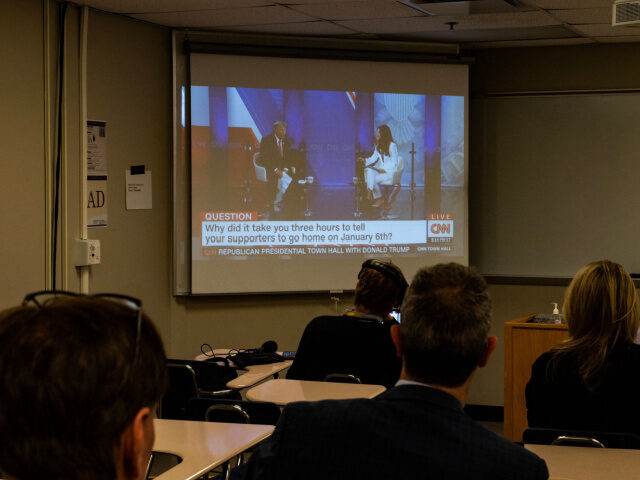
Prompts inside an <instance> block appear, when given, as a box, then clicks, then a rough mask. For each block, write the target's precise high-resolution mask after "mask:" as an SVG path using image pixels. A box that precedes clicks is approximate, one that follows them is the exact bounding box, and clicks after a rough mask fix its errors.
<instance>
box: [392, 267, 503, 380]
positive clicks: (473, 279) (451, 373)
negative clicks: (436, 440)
mask: <svg viewBox="0 0 640 480" xmlns="http://www.w3.org/2000/svg"><path fill="white" fill-rule="evenodd" d="M490 326H491V299H490V297H489V293H488V292H487V284H486V282H485V280H484V278H482V276H481V275H480V274H479V273H478V272H477V271H476V270H475V269H474V268H472V267H465V266H462V265H459V264H456V263H448V264H439V265H435V266H433V267H429V268H423V269H421V270H419V271H418V273H417V274H416V275H415V277H414V278H413V281H412V282H411V285H410V286H409V289H408V291H407V294H406V296H405V298H404V302H403V304H402V325H399V326H396V327H394V328H393V329H392V336H393V338H394V342H395V343H396V347H397V349H398V352H399V354H401V355H402V357H403V374H406V377H408V378H407V379H411V380H415V381H419V382H422V383H426V384H429V385H434V386H440V387H448V388H457V387H460V386H462V385H463V384H464V383H465V382H466V381H467V380H468V379H470V377H471V374H472V373H473V372H474V370H475V369H476V367H478V366H481V367H482V366H484V365H485V364H486V362H487V360H488V358H489V355H490V354H491V352H492V351H493V349H494V348H495V346H496V341H497V339H496V337H494V336H490V335H489V328H490Z"/></svg>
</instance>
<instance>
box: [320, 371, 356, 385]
mask: <svg viewBox="0 0 640 480" xmlns="http://www.w3.org/2000/svg"><path fill="white" fill-rule="evenodd" d="M322 381H323V382H336V383H362V381H361V380H360V379H359V378H358V377H356V376H355V375H351V374H350V373H330V374H329V375H327V376H325V377H324V379H323V380H322Z"/></svg>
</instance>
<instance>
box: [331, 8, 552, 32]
mask: <svg viewBox="0 0 640 480" xmlns="http://www.w3.org/2000/svg"><path fill="white" fill-rule="evenodd" d="M447 22H457V25H455V27H454V30H481V29H496V28H523V27H542V26H548V25H559V24H560V23H561V22H560V21H558V20H555V19H554V18H553V17H551V16H550V15H548V14H547V13H545V12H539V11H537V12H521V13H487V14H478V15H467V16H461V17H447V16H435V17H410V18H400V19H399V18H392V19H372V20H347V21H338V22H337V23H338V24H340V25H344V26H345V27H348V28H352V29H354V30H357V31H360V32H367V33H377V34H393V33H400V32H405V33H407V32H420V31H422V32H426V31H445V30H449V29H450V27H449V25H447Z"/></svg>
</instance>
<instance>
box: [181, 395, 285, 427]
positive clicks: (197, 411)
mask: <svg viewBox="0 0 640 480" xmlns="http://www.w3.org/2000/svg"><path fill="white" fill-rule="evenodd" d="M279 418H280V407H278V406H277V405H276V404H275V403H270V402H250V401H247V400H236V399H229V398H192V399H190V400H189V401H188V402H187V408H186V419H187V420H196V421H207V422H225V423H250V424H254V425H275V424H276V423H278V419H279Z"/></svg>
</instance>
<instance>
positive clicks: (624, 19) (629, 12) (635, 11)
mask: <svg viewBox="0 0 640 480" xmlns="http://www.w3.org/2000/svg"><path fill="white" fill-rule="evenodd" d="M612 25H613V26H614V27H615V26H618V25H640V0H634V1H625V0H622V1H621V0H619V1H617V2H615V3H614V4H613V20H612Z"/></svg>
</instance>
